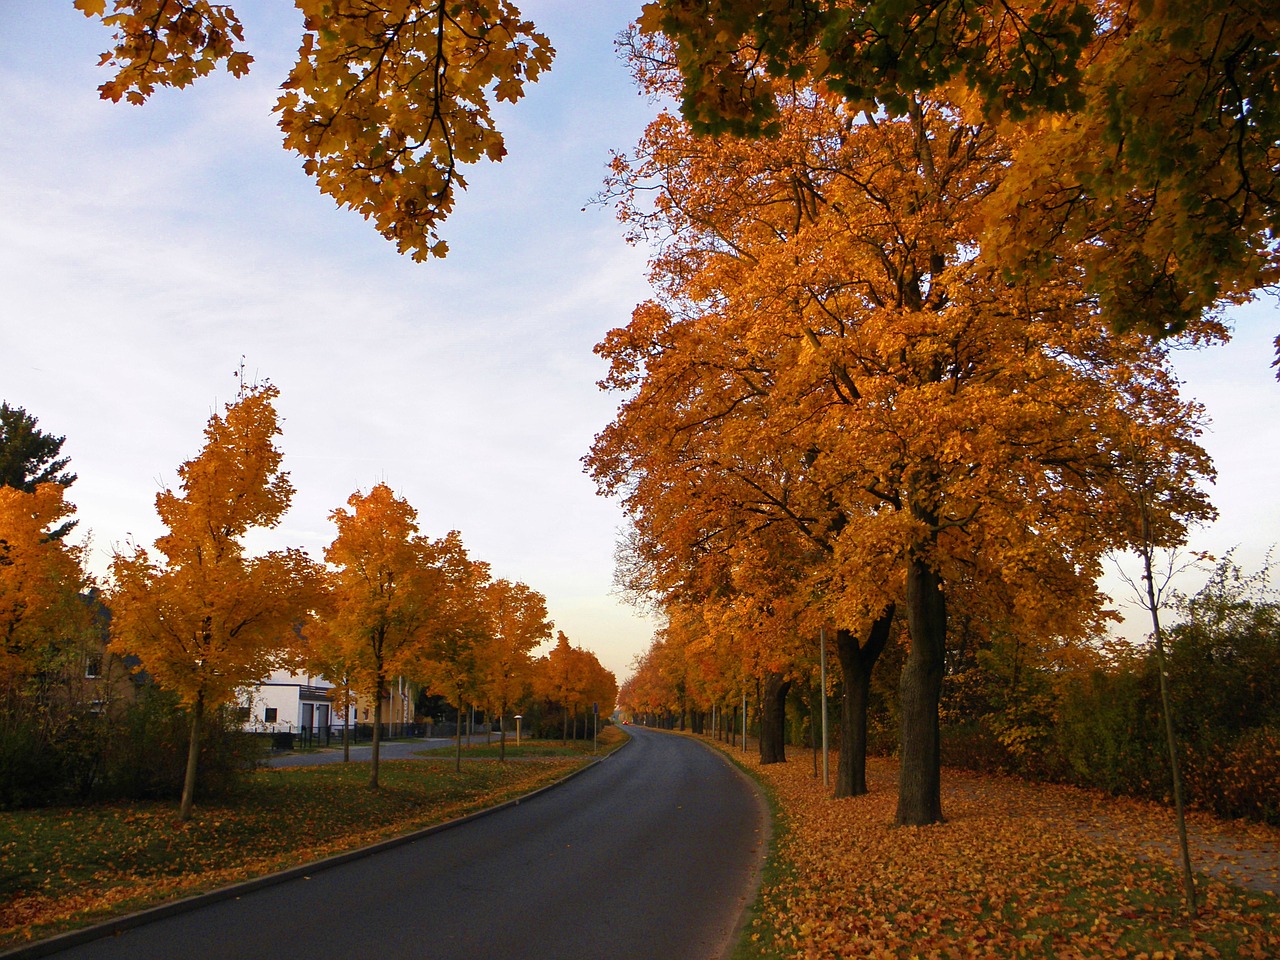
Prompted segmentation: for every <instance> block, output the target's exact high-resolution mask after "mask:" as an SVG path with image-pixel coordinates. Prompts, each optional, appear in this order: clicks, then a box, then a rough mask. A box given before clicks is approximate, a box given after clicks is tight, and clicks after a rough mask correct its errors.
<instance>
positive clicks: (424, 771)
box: [0, 745, 590, 949]
mask: <svg viewBox="0 0 1280 960" xmlns="http://www.w3.org/2000/svg"><path fill="white" fill-rule="evenodd" d="M588 746H589V745H588ZM589 760H590V757H589V756H587V757H583V756H581V755H576V756H571V757H543V758H536V759H533V760H531V761H530V762H527V763H469V764H464V765H463V768H462V770H461V771H457V772H455V771H454V770H453V768H452V767H450V766H448V765H445V764H440V763H436V762H424V761H419V760H384V761H382V763H381V764H380V767H379V770H380V777H379V779H380V780H381V784H382V786H381V789H379V790H377V791H371V790H369V789H368V787H367V783H368V779H369V766H368V764H367V763H349V764H343V763H333V764H326V765H321V766H314V767H298V768H286V769H271V770H261V771H258V772H257V773H255V774H253V775H251V776H250V777H248V778H247V780H246V782H245V784H244V786H243V787H242V788H241V789H240V790H238V791H237V792H236V794H235V795H234V796H233V797H231V798H228V799H224V800H219V801H209V802H199V800H197V806H196V811H195V815H194V816H193V817H192V819H191V820H190V821H188V822H187V823H180V822H178V820H177V808H176V806H175V805H174V804H172V803H167V802H166V803H158V802H157V803H128V804H105V805H101V806H90V807H54V808H46V809H41V810H23V811H17V812H14V813H6V814H4V815H3V817H0V949H3V948H5V947H12V946H15V945H17V944H20V943H25V942H27V941H29V940H33V939H40V938H43V937H48V936H52V935H54V934H56V933H61V932H63V931H65V930H69V929H74V928H76V927H80V926H85V925H88V924H90V923H95V922H100V921H102V920H104V919H107V918H109V917H112V916H118V915H121V914H124V913H128V912H132V911H135V910H138V909H142V908H144V907H148V906H154V905H155V904H157V903H160V902H163V901H165V900H170V899H175V898H178V897H183V896H188V895H190V894H193V893H198V892H202V891H206V890H211V889H216V888H217V887H221V886H225V885H227V884H230V883H234V882H237V881H240V880H246V879H249V878H251V877H256V876H261V875H263V874H267V873H272V872H275V871H277V870H281V869H285V868H287V867H291V866H297V865H299V864H303V863H308V862H312V861H315V860H319V859H322V858H324V857H327V856H332V855H334V854H337V853H341V852H344V851H347V850H352V849H356V848H359V847H362V846H366V845H368V844H371V843H375V842H377V841H379V840H383V839H387V838H389V837H393V836H397V835H400V834H403V833H407V832H411V831H413V830H417V829H420V828H422V827H426V826H430V825H433V824H437V823H442V822H444V821H447V820H451V819H454V818H457V817H460V816H463V815H465V814H468V813H472V812H475V811H477V810H480V809H483V808H485V807H489V806H493V805H495V804H498V803H502V802H504V801H506V800H509V799H513V798H515V797H518V796H522V795H524V794H526V793H528V792H530V791H531V790H534V789H537V788H538V787H541V786H544V785H546V784H548V783H551V782H554V781H555V780H558V779H560V778H561V777H563V776H566V775H567V774H568V773H570V772H571V771H573V770H575V769H577V768H579V767H580V766H582V765H583V764H584V763H586V762H589Z"/></svg>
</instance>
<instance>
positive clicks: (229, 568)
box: [110, 384, 317, 820]
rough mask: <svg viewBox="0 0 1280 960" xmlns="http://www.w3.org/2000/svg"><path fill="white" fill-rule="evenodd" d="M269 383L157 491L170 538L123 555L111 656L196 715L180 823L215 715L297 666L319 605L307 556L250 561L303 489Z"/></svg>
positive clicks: (244, 393)
mask: <svg viewBox="0 0 1280 960" xmlns="http://www.w3.org/2000/svg"><path fill="white" fill-rule="evenodd" d="M278 392H279V391H278V390H277V389H276V388H275V387H274V386H271V385H270V384H264V385H260V386H254V387H242V389H241V393H240V395H239V397H238V398H237V399H236V401H235V402H234V403H229V404H227V405H226V408H225V412H224V414H223V415H222V416H219V415H217V414H214V415H213V416H212V417H210V418H209V422H208V425H207V426H206V427H205V443H204V447H203V448H202V449H201V451H200V453H199V454H198V455H197V456H196V457H194V458H193V459H191V460H188V461H187V462H186V463H184V464H183V465H182V466H180V467H179V468H178V477H179V480H180V490H179V491H178V492H174V491H173V490H164V491H163V492H161V493H159V494H157V496H156V511H157V512H158V513H159V514H160V519H161V520H162V521H163V522H164V524H165V526H166V527H168V530H169V532H168V533H167V534H165V535H164V536H162V537H160V538H158V539H157V540H156V541H155V549H156V551H157V553H158V554H159V555H160V557H159V558H157V559H153V557H152V555H151V554H149V553H148V552H147V551H146V550H145V549H143V548H142V547H138V546H135V547H133V549H132V550H129V551H122V552H117V553H116V554H115V556H114V558H113V560H112V564H111V572H112V578H113V580H114V589H113V591H112V593H111V597H110V606H111V611H112V621H111V634H112V644H111V646H112V649H113V650H114V651H115V652H116V653H119V654H122V655H129V654H131V655H133V656H136V657H137V658H138V660H139V661H140V663H141V667H142V669H144V670H146V671H147V672H148V673H149V674H150V675H151V676H152V677H153V678H154V679H155V681H156V683H157V684H158V685H159V686H161V687H164V688H166V689H169V690H172V691H174V692H175V693H177V694H178V696H179V697H181V699H182V702H183V703H184V704H185V705H186V706H187V707H188V708H189V709H190V712H191V727H190V743H189V746H188V751H187V766H186V775H185V777H184V780H183V786H182V802H181V807H180V811H179V817H180V819H182V820H187V819H189V818H190V817H191V809H192V804H193V802H194V799H195V787H196V772H197V763H198V759H199V754H200V749H199V747H200V728H201V722H202V720H203V718H204V716H205V712H206V711H207V710H209V709H212V708H215V707H218V706H220V705H222V704H225V703H228V702H230V701H231V700H232V699H234V697H235V695H236V691H237V690H238V689H239V688H241V687H243V686H246V685H247V684H250V683H253V682H254V681H256V680H259V679H261V678H262V677H263V676H265V675H266V674H268V673H270V672H271V670H272V669H274V668H275V667H276V666H277V665H279V664H281V663H282V662H283V661H286V660H290V659H292V657H293V655H294V652H295V648H296V643H297V639H298V635H299V627H300V626H301V624H302V623H303V621H304V620H305V619H306V618H307V616H308V611H309V609H310V608H311V606H312V600H313V590H314V586H315V577H316V572H317V571H316V568H315V564H314V563H313V562H312V561H311V560H310V559H309V558H308V557H307V556H306V555H305V554H304V553H302V552H301V551H297V550H286V551H273V552H271V553H267V554H265V555H263V556H260V557H250V556H247V555H246V551H245V546H244V542H243V540H244V537H245V535H246V534H248V533H249V532H250V531H251V530H255V529H269V528H271V527H274V526H275V525H276V524H278V523H279V522H280V518H281V516H283V514H284V512H285V510H286V509H287V508H288V506H289V500H290V498H291V497H292V496H293V487H292V485H291V484H290V483H289V477H288V474H286V473H284V472H283V471H282V470H281V469H280V461H281V453H280V451H279V450H278V449H277V448H276V446H275V442H274V440H275V437H276V436H277V435H278V434H279V433H280V430H279V422H278V419H277V416H276V411H275V406H274V401H275V398H276V396H277V395H278Z"/></svg>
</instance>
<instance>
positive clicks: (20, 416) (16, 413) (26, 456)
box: [0, 403, 76, 539]
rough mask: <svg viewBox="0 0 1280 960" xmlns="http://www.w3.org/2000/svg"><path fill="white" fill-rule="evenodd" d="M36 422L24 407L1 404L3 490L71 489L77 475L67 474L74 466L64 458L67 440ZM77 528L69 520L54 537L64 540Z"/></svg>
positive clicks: (0, 441) (0, 471) (0, 483)
mask: <svg viewBox="0 0 1280 960" xmlns="http://www.w3.org/2000/svg"><path fill="white" fill-rule="evenodd" d="M36 424H37V420H36V418H35V417H33V416H31V414H29V413H27V411H26V410H24V409H23V408H22V407H11V406H9V404H8V403H0V486H3V487H13V488H15V489H17V490H23V491H25V492H26V493H35V489H36V487H37V486H39V485H40V484H42V483H56V484H58V485H59V486H62V487H64V488H65V487H69V486H71V485H72V484H73V483H75V482H76V475H75V474H74V473H70V472H68V470H67V465H68V464H69V463H70V462H71V459H70V458H69V457H64V456H62V444H63V443H64V442H66V439H67V438H66V437H55V436H53V435H52V434H48V433H45V432H44V431H43V430H41V429H40V428H39V427H38V426H36ZM75 525H76V521H75V520H74V519H68V520H66V521H65V522H64V523H62V524H61V525H60V526H59V527H58V528H57V529H55V530H54V531H53V532H52V533H51V536H53V537H56V538H58V539H61V538H63V537H65V536H66V535H67V534H68V533H70V532H71V529H72V528H73V527H74V526H75Z"/></svg>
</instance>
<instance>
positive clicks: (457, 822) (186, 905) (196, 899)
mask: <svg viewBox="0 0 1280 960" xmlns="http://www.w3.org/2000/svg"><path fill="white" fill-rule="evenodd" d="M631 741H632V738H631V736H630V735H628V736H627V739H626V740H624V741H623V742H622V743H621V744H619V745H618V746H617V747H616V748H615V749H614V750H612V751H610V752H609V753H607V754H605V755H604V756H602V757H594V758H592V759H591V760H589V761H588V762H587V763H584V764H583V765H582V766H580V767H579V768H578V769H576V770H574V771H572V772H570V773H567V774H565V775H564V776H563V777H561V778H560V779H559V780H553V781H552V782H551V783H547V784H544V785H543V786H541V787H539V788H538V789H536V790H531V791H530V792H528V793H524V794H521V795H520V796H518V797H514V798H512V799H511V800H504V801H503V802H502V803H499V804H496V805H494V806H492V807H485V808H484V809H482V810H476V811H474V812H472V813H468V814H466V815H465V816H461V817H455V818H454V819H452V820H446V821H444V822H443V823H436V824H432V825H431V826H429V827H422V828H421V829H418V830H414V831H412V832H410V833H405V834H401V835H400V836H398V837H389V838H388V839H386V840H379V841H378V842H377V843H371V844H368V845H367V846H363V847H357V848H356V849H354V850H348V851H346V852H345V853H335V854H334V855H333V856H331V857H325V858H323V859H321V860H312V861H311V862H309V863H304V864H300V865H298V866H296V867H288V868H286V869H284V870H279V871H277V872H275V873H267V874H263V875H262V876H260V877H254V878H253V879H252V880H242V881H240V882H239V883H233V884H231V885H229V886H226V887H219V888H217V889H216V890H207V891H205V892H204V893H197V894H193V895H191V896H189V897H183V898H182V899H180V900H173V901H170V902H169V903H161V904H158V905H156V906H154V907H148V908H147V909H145V910H139V911H137V912H135V913H126V914H124V915H123V916H120V917H115V918H113V919H111V920H104V921H102V922H101V923H95V924H93V925H91V926H88V927H81V928H80V929H78V930H68V931H67V932H66V933H59V934H57V935H55V936H52V937H47V938H45V939H44V940H35V941H33V942H31V943H29V944H24V945H22V946H20V947H12V948H9V949H5V950H0V960H37V958H39V957H49V956H53V955H54V954H57V953H61V952H62V951H63V950H69V949H71V948H72V947H78V946H80V945H81V944H84V943H91V942H93V941H94V940H103V939H105V938H107V937H113V936H115V935H117V934H120V933H124V932H125V931H126V930H134V929H136V928H138V927H143V926H146V925H147V924H149V923H155V922H156V921H157V920H163V919H165V918H166V917H171V916H176V915H178V914H182V913H188V912H190V911H192V910H196V909H199V908H200V907H205V906H208V905H210V904H213V903H218V902H220V901H222V900H234V899H237V898H239V897H241V896H244V895H245V894H248V893H253V892H254V891H255V890H261V889H263V888H265V887H273V886H275V885H276V884H280V883H287V882H288V881H290V880H297V879H299V878H303V877H309V876H311V874H313V873H319V872H320V871H322V870H329V869H331V868H333V867H338V866H341V865H342V864H344V863H350V862H351V861H352V860H359V859H362V858H364V857H369V856H372V855H373V854H375V853H382V852H383V851H384V850H391V849H393V848H395V847H400V846H404V845H405V844H409V843H413V842H415V841H417V840H421V839H422V838H423V837H428V836H430V835H431V834H434V833H440V832H441V831H443V830H451V829H453V828H454V827H459V826H462V825H463V824H465V823H470V822H471V821H472V820H479V819H480V818H481V817H487V816H490V815H491V814H494V813H497V812H499V811H500V810H506V809H507V808H509V807H516V806H519V805H520V804H522V803H528V802H529V801H530V800H532V799H533V798H534V797H537V796H538V795H539V794H543V793H546V792H547V791H548V790H554V789H555V788H556V787H558V786H561V785H562V784H565V783H568V782H569V781H570V780H572V779H573V778H574V777H577V776H580V775H581V774H583V773H586V772H587V771H588V770H592V769H594V768H595V767H596V766H598V765H599V764H601V763H604V762H605V761H606V760H608V759H609V758H610V757H612V756H613V755H614V754H615V753H617V752H618V751H619V750H623V749H625V748H626V746H627V744H629V743H631Z"/></svg>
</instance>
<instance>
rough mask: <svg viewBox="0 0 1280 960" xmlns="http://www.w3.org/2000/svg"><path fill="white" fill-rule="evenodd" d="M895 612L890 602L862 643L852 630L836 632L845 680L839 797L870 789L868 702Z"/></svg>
mask: <svg viewBox="0 0 1280 960" xmlns="http://www.w3.org/2000/svg"><path fill="white" fill-rule="evenodd" d="M893 614H894V607H893V604H889V606H888V608H887V609H886V610H885V611H884V613H882V614H881V615H880V616H879V618H878V619H876V621H875V622H874V623H872V624H871V627H870V629H869V630H868V631H867V638H866V641H865V642H860V641H859V638H858V635H857V634H855V633H853V632H852V631H849V630H837V631H836V656H837V658H838V659H839V661H840V674H841V676H842V677H843V679H844V696H843V697H842V698H841V701H840V762H839V765H838V766H837V767H836V796H837V797H860V796H862V795H863V794H864V793H866V792H867V701H868V699H869V697H870V695H871V671H872V669H873V668H874V667H875V665H876V660H878V659H879V658H880V654H881V653H882V652H883V651H884V648H885V644H886V643H887V642H888V640H889V632H890V628H891V627H892V626H893Z"/></svg>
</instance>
